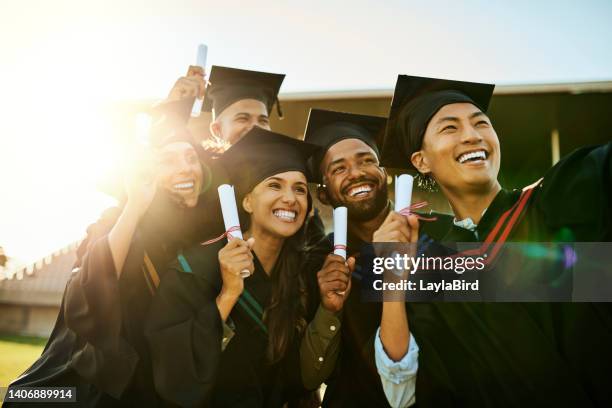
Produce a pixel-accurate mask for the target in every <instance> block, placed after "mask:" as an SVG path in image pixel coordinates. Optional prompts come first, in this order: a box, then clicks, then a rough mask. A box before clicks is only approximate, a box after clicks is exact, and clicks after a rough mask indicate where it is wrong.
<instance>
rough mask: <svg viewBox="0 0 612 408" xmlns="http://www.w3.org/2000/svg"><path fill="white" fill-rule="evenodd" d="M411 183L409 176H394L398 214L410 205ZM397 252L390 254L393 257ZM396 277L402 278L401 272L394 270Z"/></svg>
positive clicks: (411, 179)
mask: <svg viewBox="0 0 612 408" xmlns="http://www.w3.org/2000/svg"><path fill="white" fill-rule="evenodd" d="M412 183H413V178H412V176H411V175H410V174H402V175H401V176H399V177H398V176H395V211H396V212H400V211H401V210H403V209H405V208H409V207H410V205H411V204H412ZM396 254H397V252H393V253H392V254H391V256H392V257H395V255H396ZM393 273H395V274H396V275H397V276H400V277H401V276H402V271H401V270H394V271H393Z"/></svg>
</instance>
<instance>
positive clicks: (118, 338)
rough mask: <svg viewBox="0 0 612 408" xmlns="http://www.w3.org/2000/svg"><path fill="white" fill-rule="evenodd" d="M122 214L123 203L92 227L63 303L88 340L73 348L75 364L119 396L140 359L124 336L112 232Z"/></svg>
mask: <svg viewBox="0 0 612 408" xmlns="http://www.w3.org/2000/svg"><path fill="white" fill-rule="evenodd" d="M119 214H120V209H117V208H113V209H110V210H107V211H106V212H105V213H104V214H103V216H102V217H101V219H100V220H99V221H98V222H97V223H95V224H93V225H92V226H90V227H89V228H88V229H87V237H86V238H85V240H84V241H83V242H82V243H81V245H80V246H79V248H78V250H77V261H76V262H75V269H74V271H73V274H72V276H71V278H70V280H69V281H68V283H67V285H66V291H65V294H64V307H63V309H62V311H63V318H64V321H65V324H66V327H67V328H68V329H69V330H71V331H72V332H74V333H75V334H76V335H77V336H78V337H79V339H80V340H79V343H80V344H82V346H81V347H79V348H78V350H75V352H74V353H73V356H72V361H71V365H72V367H73V368H74V369H75V370H76V371H77V372H78V373H79V375H80V376H81V377H83V378H85V379H86V380H87V381H89V382H91V383H93V384H95V385H96V386H97V387H98V388H99V389H100V390H102V391H105V392H107V393H109V394H110V395H113V396H114V397H116V398H119V397H120V395H121V394H122V393H123V391H125V389H127V387H128V386H129V385H130V383H131V379H132V377H133V374H134V372H135V369H136V366H137V363H138V360H139V357H138V353H137V352H136V351H135V349H134V348H133V347H132V345H131V344H130V343H129V342H128V341H127V340H126V339H125V338H124V336H123V332H122V327H123V318H122V312H121V302H120V295H119V282H118V280H117V275H116V274H115V267H114V263H113V260H112V256H111V253H110V248H109V245H108V233H109V232H110V230H111V229H112V227H113V225H114V224H115V222H116V220H117V218H118V216H119ZM133 250H136V252H138V251H139V249H136V248H131V249H130V251H131V252H134V251H133ZM140 259H142V256H141V257H140Z"/></svg>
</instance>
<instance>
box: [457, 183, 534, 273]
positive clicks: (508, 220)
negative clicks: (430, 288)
mask: <svg viewBox="0 0 612 408" xmlns="http://www.w3.org/2000/svg"><path fill="white" fill-rule="evenodd" d="M541 181H542V179H540V180H538V181H536V182H535V183H533V184H531V185H529V186H527V187H525V188H523V191H522V192H521V195H520V197H519V199H518V200H517V201H516V202H515V203H514V205H513V206H512V207H510V209H509V210H507V211H506V212H504V213H503V214H502V215H501V217H499V219H498V220H497V223H496V224H495V227H493V229H492V230H491V232H489V235H487V237H486V238H485V240H484V241H483V243H482V245H481V246H480V248H477V249H472V250H468V251H464V252H462V253H460V254H457V255H459V256H465V255H477V256H484V255H486V256H487V261H486V263H488V264H490V263H492V262H493V261H494V260H495V257H496V256H497V254H498V252H499V250H500V249H501V248H502V246H503V245H504V243H505V242H506V240H507V239H508V236H510V233H511V232H512V231H513V230H514V227H515V226H516V223H517V221H518V220H519V219H521V216H522V215H523V214H524V212H525V210H526V209H527V204H528V203H529V199H530V198H531V196H532V194H533V191H534V190H535V189H536V187H538V186H539V185H540V183H541Z"/></svg>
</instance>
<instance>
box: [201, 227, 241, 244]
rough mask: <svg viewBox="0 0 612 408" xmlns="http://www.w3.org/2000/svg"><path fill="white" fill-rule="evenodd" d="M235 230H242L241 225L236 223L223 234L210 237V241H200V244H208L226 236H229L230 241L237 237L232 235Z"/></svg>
mask: <svg viewBox="0 0 612 408" xmlns="http://www.w3.org/2000/svg"><path fill="white" fill-rule="evenodd" d="M234 231H240V227H239V226H238V225H235V226H233V227H231V228H230V229H228V230H227V231H225V232H224V233H223V234H221V235H219V236H218V237H217V238H213V239H209V240H208V241H204V242H200V245H203V246H206V245H210V244H214V243H215V242H217V241H220V240H222V239H223V238H225V237H227V240H228V241H231V240H232V239H234V238H236V237H234V236H233V235H232V232H234Z"/></svg>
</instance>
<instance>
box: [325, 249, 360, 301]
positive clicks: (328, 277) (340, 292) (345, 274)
mask: <svg viewBox="0 0 612 408" xmlns="http://www.w3.org/2000/svg"><path fill="white" fill-rule="evenodd" d="M354 269H355V258H353V257H350V258H349V259H348V260H344V258H343V257H341V256H340V255H336V254H329V255H327V258H325V262H324V263H323V267H322V268H321V270H320V271H319V272H317V281H318V283H319V292H320V294H321V305H322V306H323V307H324V308H326V309H327V310H329V311H330V312H333V313H336V312H339V311H340V310H342V306H343V305H344V301H345V300H346V299H347V298H348V295H349V293H350V291H351V274H352V273H353V270H354Z"/></svg>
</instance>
